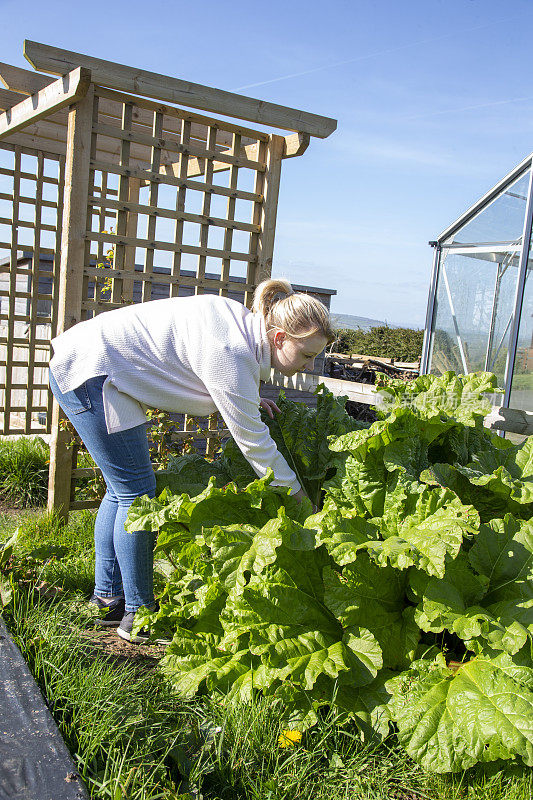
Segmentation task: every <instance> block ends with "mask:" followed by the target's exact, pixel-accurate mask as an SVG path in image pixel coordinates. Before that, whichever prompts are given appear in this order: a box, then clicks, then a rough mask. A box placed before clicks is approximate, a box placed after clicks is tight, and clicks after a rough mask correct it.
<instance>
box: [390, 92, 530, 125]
mask: <svg viewBox="0 0 533 800" xmlns="http://www.w3.org/2000/svg"><path fill="white" fill-rule="evenodd" d="M531 99H533V97H532V96H531V95H530V96H528V97H512V98H511V99H510V100H494V101H492V102H490V103H475V104H472V105H469V106H458V107H457V108H443V109H440V110H439V111H430V112H429V113H427V114H417V115H416V116H413V117H402V119H403V120H404V121H406V122H411V121H412V120H417V119H426V118H427V117H438V116H441V115H442V114H459V113H461V111H474V110H477V109H479V108H492V107H494V106H506V105H509V104H510V103H523V102H524V100H531Z"/></svg>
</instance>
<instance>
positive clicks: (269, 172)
mask: <svg viewBox="0 0 533 800" xmlns="http://www.w3.org/2000/svg"><path fill="white" fill-rule="evenodd" d="M284 152H285V138H284V137H283V136H277V135H276V134H273V135H272V136H271V137H270V141H269V142H268V145H267V146H266V159H265V160H266V171H265V172H263V173H260V172H258V173H257V184H256V191H259V192H260V194H262V195H263V202H262V203H256V208H255V210H254V220H253V221H254V223H258V224H259V225H261V232H260V233H258V234H257V239H256V237H255V235H252V236H251V237H250V238H251V245H250V250H251V251H252V249H253V250H255V253H256V254H257V261H256V263H255V264H253V263H252V264H250V265H249V269H248V276H247V283H253V284H254V285H255V286H257V284H258V283H261V281H264V280H266V279H267V278H270V275H271V274H272V258H273V255H274V237H275V233H276V214H277V209H278V195H279V182H280V178H281V160H282V158H283V153H284ZM254 239H256V241H254ZM251 298H252V293H251V292H247V293H246V297H245V302H246V305H250V303H251Z"/></svg>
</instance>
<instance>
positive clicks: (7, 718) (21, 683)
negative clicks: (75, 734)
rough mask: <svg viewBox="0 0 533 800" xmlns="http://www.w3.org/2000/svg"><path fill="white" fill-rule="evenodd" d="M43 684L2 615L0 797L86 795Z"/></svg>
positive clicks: (40, 799)
mask: <svg viewBox="0 0 533 800" xmlns="http://www.w3.org/2000/svg"><path fill="white" fill-rule="evenodd" d="M87 798H88V795H87V792H86V790H85V787H84V785H83V783H82V781H81V778H80V777H79V775H78V773H77V772H76V768H75V766H74V763H73V761H72V758H71V756H70V754H69V752H68V750H67V747H66V745H65V742H64V741H63V739H62V738H61V734H60V733H59V730H58V728H57V725H56V724H55V722H54V720H53V717H52V715H51V714H50V712H49V711H48V709H47V707H46V705H45V703H44V700H43V697H42V695H41V692H40V691H39V687H38V686H37V684H36V683H35V681H34V680H33V677H32V675H31V673H30V671H29V669H28V666H27V664H26V662H25V661H24V659H23V657H22V655H21V653H20V650H19V649H18V648H17V646H16V645H15V643H14V642H13V640H12V639H11V637H10V635H9V633H8V631H7V630H6V627H5V625H4V623H3V622H2V620H1V619H0V800H87Z"/></svg>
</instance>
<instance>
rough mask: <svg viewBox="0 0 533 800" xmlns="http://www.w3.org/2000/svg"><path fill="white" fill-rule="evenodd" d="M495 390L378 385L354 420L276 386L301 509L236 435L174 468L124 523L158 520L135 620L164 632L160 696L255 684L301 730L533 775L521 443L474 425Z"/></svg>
mask: <svg viewBox="0 0 533 800" xmlns="http://www.w3.org/2000/svg"><path fill="white" fill-rule="evenodd" d="M495 389H496V384H495V379H494V376H491V375H489V374H487V373H478V374H474V375H469V376H454V375H452V374H450V373H447V374H446V375H444V376H443V377H441V378H436V377H434V376H421V378H419V379H417V380H416V381H413V382H411V383H410V384H404V383H402V382H399V381H390V380H386V379H383V380H382V382H381V388H380V391H381V392H382V394H383V403H382V404H381V405H380V418H379V419H378V420H377V422H375V423H373V424H372V425H370V426H362V425H360V424H358V423H355V422H354V421H353V420H352V419H351V418H350V417H348V415H347V414H345V412H344V409H343V401H342V399H335V398H333V397H332V396H331V395H329V394H328V393H326V392H324V391H321V392H320V393H319V396H318V398H317V400H318V402H317V408H316V410H310V409H308V408H306V407H305V406H303V405H301V404H298V403H292V402H290V401H287V400H286V399H285V398H283V397H282V398H281V400H280V407H281V409H282V410H281V414H279V415H277V416H276V418H275V420H273V421H271V422H270V423H269V425H270V430H271V432H272V435H273V436H274V438H275V439H276V442H277V444H278V447H279V448H280V450H282V452H283V453H284V454H285V456H286V458H287V460H288V461H289V463H290V464H291V465H292V466H293V467H294V468H295V471H296V472H297V474H298V475H299V478H300V480H301V483H302V485H303V486H304V487H305V488H306V491H307V494H308V496H309V498H310V499H309V500H305V501H304V502H303V503H301V504H298V503H297V502H296V501H295V500H294V499H293V498H292V497H291V495H290V493H289V492H288V490H286V489H283V488H280V487H275V486H273V485H272V474H269V475H267V476H266V477H265V478H261V479H258V478H254V476H253V474H251V473H250V470H249V468H248V465H247V463H246V462H245V461H244V459H243V458H242V456H241V455H240V453H239V452H238V450H237V447H236V445H235V444H234V443H229V444H228V445H227V446H226V448H225V451H224V453H223V454H222V455H221V457H220V458H219V459H217V460H215V461H213V462H208V461H204V460H203V459H199V458H198V457H191V456H185V457H182V458H181V459H179V458H178V459H175V460H174V462H172V464H171V469H170V470H167V471H166V472H165V474H164V475H163V476H160V478H159V481H160V482H159V494H158V495H157V496H156V497H155V498H153V499H150V498H148V497H144V498H141V499H139V500H137V501H136V502H135V503H134V504H133V506H132V507H131V510H130V514H129V518H128V527H129V529H130V530H132V531H133V530H147V531H150V530H157V531H158V539H157V545H156V559H157V564H158V568H159V569H160V570H161V572H162V574H164V576H165V585H164V588H163V590H162V592H161V596H160V604H159V610H158V611H156V612H149V611H147V610H141V612H140V613H139V614H138V615H137V617H138V619H137V624H138V625H139V626H142V625H147V626H149V627H150V630H151V631H152V633H153V635H154V636H156V637H167V638H168V640H169V644H168V647H167V650H166V653H165V656H164V657H163V660H162V662H161V666H162V669H163V670H164V672H165V674H166V675H167V677H168V678H169V680H170V681H171V682H172V684H173V686H174V689H175V691H176V693H177V694H178V695H180V696H181V697H188V698H190V697H193V696H195V695H196V694H198V693H202V692H211V691H223V692H227V693H229V694H230V695H231V696H233V697H238V698H240V699H241V700H243V701H249V700H250V699H251V698H252V697H253V694H254V693H255V692H262V693H263V694H264V695H268V696H271V697H272V699H273V702H276V703H279V708H280V714H281V715H282V716H283V717H284V718H285V719H286V727H287V728H289V729H291V728H292V729H298V730H300V731H302V730H305V729H306V728H308V727H310V726H312V725H314V724H315V723H316V721H317V718H318V716H319V715H320V714H321V713H323V711H324V709H326V708H327V709H330V710H333V711H334V712H335V713H336V714H337V716H338V722H339V724H356V725H357V727H358V729H359V731H360V735H361V736H362V737H363V738H364V739H377V740H379V739H382V738H384V737H385V736H387V735H389V734H391V733H394V734H395V735H397V737H398V740H399V741H400V743H401V744H402V745H403V746H404V747H405V749H406V751H407V752H408V753H409V754H410V755H411V756H412V757H413V758H414V759H415V760H416V761H417V762H418V763H419V764H420V765H421V766H422V767H424V768H425V769H427V770H430V771H436V772H455V771H459V770H463V769H466V768H469V767H471V766H473V765H474V764H476V763H478V762H491V761H496V760H499V759H505V760H508V761H510V762H514V763H524V764H526V765H530V766H533V520H532V519H531V518H532V516H533V457H532V456H531V453H532V449H531V448H532V447H533V439H531V440H529V439H526V440H525V441H524V442H523V443H522V444H518V445H517V444H511V443H510V442H508V441H506V440H502V439H500V438H498V437H497V436H495V435H494V434H492V433H491V432H490V431H488V430H486V429H485V428H484V427H483V424H482V421H483V417H484V415H485V414H486V413H487V410H488V401H487V400H486V393H488V392H491V391H494V390H495ZM317 508H318V510H317Z"/></svg>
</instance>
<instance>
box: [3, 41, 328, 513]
mask: <svg viewBox="0 0 533 800" xmlns="http://www.w3.org/2000/svg"><path fill="white" fill-rule="evenodd" d="M25 55H26V57H27V58H28V60H29V61H30V62H31V63H32V65H33V66H34V67H35V68H37V69H39V70H43V71H46V72H47V73H52V74H51V75H50V74H47V75H43V74H38V73H35V72H31V71H28V70H23V69H20V68H18V67H13V66H11V65H7V64H0V77H1V79H2V80H3V82H4V84H5V85H6V86H7V90H0V109H5V111H4V113H2V114H0V203H1V204H2V205H1V206H0V208H1V209H2V210H1V211H0V259H1V257H2V256H4V258H3V260H0V301H1V307H0V322H1V324H2V328H1V331H0V335H1V338H0V347H1V348H2V349H1V359H0V360H1V369H2V373H1V374H0V378H1V379H2V396H1V403H0V412H1V413H2V418H3V419H2V431H1V432H2V433H3V434H10V433H16V432H24V433H32V432H39V431H41V430H42V427H41V426H39V425H37V420H38V418H39V414H40V415H46V419H47V424H48V428H49V430H50V431H51V434H52V437H51V459H50V460H51V463H50V494H49V507H50V508H54V509H56V510H59V511H61V512H62V513H67V512H68V509H69V507H73V503H72V478H73V477H76V475H78V476H79V475H80V474H84V472H85V471H82V470H78V469H76V464H75V463H73V452H75V451H73V450H72V448H70V449H69V447H68V444H69V442H68V437H69V435H68V433H67V432H66V431H64V430H63V429H62V427H61V426H60V419H61V412H60V409H59V407H58V406H57V404H56V403H55V402H52V397H51V394H50V393H49V391H48V389H47V365H48V361H49V358H50V339H51V338H53V336H55V335H56V334H57V333H60V332H61V331H63V330H66V329H67V328H69V327H70V326H72V325H74V324H75V323H76V322H79V321H80V320H82V319H87V318H88V317H91V316H92V315H94V314H98V313H101V312H102V311H106V310H109V309H111V308H116V307H118V306H120V305H122V304H124V303H132V302H145V301H147V300H150V299H153V298H154V297H162V296H167V297H175V296H178V295H183V294H192V293H196V294H201V293H204V292H214V293H219V294H221V295H229V296H238V297H241V298H242V299H243V300H244V302H245V303H249V302H250V300H251V297H252V293H253V291H254V288H255V286H256V285H257V283H258V282H260V281H261V280H263V279H264V278H265V277H268V276H269V275H270V272H271V265H272V253H273V247H274V233H275V225H276V211H277V201H278V190H279V182H280V174H281V163H282V160H283V159H284V158H288V157H291V156H297V155H301V154H302V153H303V152H304V151H305V149H306V148H307V145H308V143H309V139H310V136H318V137H321V138H324V137H325V136H328V135H329V134H330V133H331V132H332V131H333V130H334V129H335V127H336V122H335V121H334V120H331V119H328V118H325V117H319V116H316V115H314V114H308V113H305V112H302V111H297V110H295V109H290V108H285V107H282V106H276V105H273V104H269V103H264V102H261V101H258V100H253V99H251V98H246V97H243V96H241V95H236V94H231V93H228V92H223V91H220V90H216V89H211V88H209V87H205V86H199V85H197V84H191V83H186V82H184V81H180V80H178V79H176V78H170V77H167V76H163V75H157V74H154V73H148V72H146V71H143V70H138V69H133V68H131V67H125V66H123V65H120V64H113V63H110V62H107V61H103V60H101V59H95V58H92V57H89V56H85V55H82V54H79V53H71V52H68V51H65V50H58V49H56V48H53V47H49V46H47V45H41V44H37V43H35V42H26V43H25ZM54 75H60V76H62V77H60V78H59V79H57V78H55V77H53V76H54ZM183 106H185V108H184V107H183ZM191 108H193V109H195V111H191V110H190V109H191ZM197 110H199V111H200V112H207V114H208V116H204V115H203V114H202V113H198V111H197ZM212 114H218V115H222V116H223V117H224V119H220V118H218V117H214V116H212ZM228 116H229V117H232V118H236V119H237V121H236V122H230V121H227V120H226V119H225V117H228ZM250 122H251V123H252V124H253V123H255V124H260V125H261V126H262V127H267V128H271V127H274V128H282V129H285V130H287V131H293V133H290V134H288V135H281V134H275V133H271V132H270V130H261V129H256V128H254V127H250V126H249V124H248V123H250ZM26 161H27V162H28V164H26V163H25V162H26ZM28 209H30V212H29V213H28ZM2 231H6V235H5V236H4V235H2V233H1V232H2ZM191 427H192V423H191V420H190V419H188V418H185V421H184V427H183V432H182V435H183V436H188V435H190V429H191ZM215 434H216V431H215V430H214V429H213V423H211V424H210V426H209V428H208V430H207V431H206V436H205V440H206V443H207V447H209V442H210V441H212V439H213V437H214V436H215ZM79 505H80V504H79V503H77V504H76V506H79ZM83 505H88V503H84V504H83Z"/></svg>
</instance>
